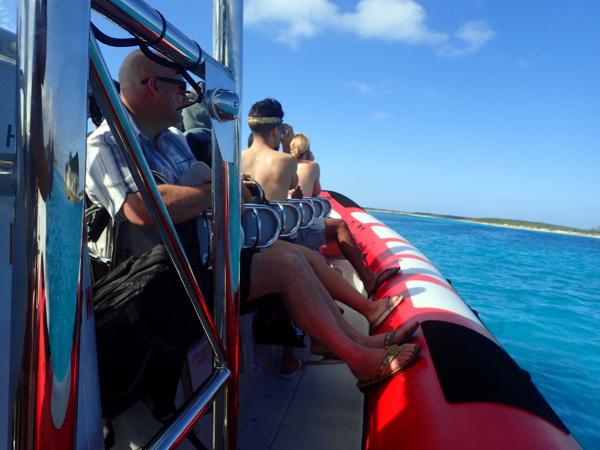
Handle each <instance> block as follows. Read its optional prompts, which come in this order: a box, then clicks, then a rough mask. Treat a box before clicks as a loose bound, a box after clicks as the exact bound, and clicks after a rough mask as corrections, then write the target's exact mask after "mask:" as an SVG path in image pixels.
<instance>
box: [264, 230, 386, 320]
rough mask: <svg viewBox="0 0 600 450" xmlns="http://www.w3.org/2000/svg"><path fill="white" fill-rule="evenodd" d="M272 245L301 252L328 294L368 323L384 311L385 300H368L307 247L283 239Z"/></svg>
mask: <svg viewBox="0 0 600 450" xmlns="http://www.w3.org/2000/svg"><path fill="white" fill-rule="evenodd" d="M273 246H274V247H276V248H281V249H287V250H289V251H294V249H295V250H298V251H300V252H302V254H303V255H304V257H305V258H306V260H307V261H308V262H309V264H310V266H311V268H312V270H313V271H314V272H315V274H316V275H317V277H318V278H319V280H320V281H321V283H322V284H323V286H325V289H327V292H329V295H331V296H332V297H333V298H334V299H336V300H337V301H339V302H341V303H343V304H344V305H347V306H349V307H350V308H352V309H353V310H355V311H358V312H359V313H360V314H362V315H363V316H364V317H365V318H366V319H367V321H368V322H369V323H370V324H372V323H374V322H375V321H376V320H377V319H378V318H379V317H380V316H381V314H383V312H384V311H385V309H386V305H385V302H383V301H376V302H372V301H369V300H368V299H367V298H365V297H364V296H363V295H362V294H361V293H360V292H358V291H357V290H356V289H354V287H353V286H352V285H351V284H350V283H348V281H346V279H345V278H344V277H343V276H341V275H340V274H339V273H337V272H336V271H335V270H333V269H332V268H331V267H329V266H328V265H327V263H325V262H324V261H323V259H322V258H320V257H319V256H318V255H317V254H316V253H315V252H314V251H312V250H310V249H309V248H306V247H303V246H301V245H296V244H291V243H289V242H285V241H277V242H276V243H275V244H273Z"/></svg>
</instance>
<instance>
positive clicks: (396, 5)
mask: <svg viewBox="0 0 600 450" xmlns="http://www.w3.org/2000/svg"><path fill="white" fill-rule="evenodd" d="M244 7H245V11H244V20H245V23H246V24H248V25H250V26H255V27H258V26H259V25H260V26H264V25H268V27H269V29H268V30H264V31H265V32H268V33H273V34H274V37H275V39H277V40H280V41H283V42H287V43H288V44H290V45H292V46H295V45H297V44H298V41H299V39H301V38H309V37H312V36H314V35H315V34H317V33H321V32H325V31H328V30H339V31H342V32H349V33H353V34H355V35H358V36H360V37H362V38H365V39H379V40H384V41H397V42H404V43H406V44H421V43H438V42H443V41H445V40H446V39H447V35H446V34H445V33H438V32H434V31H432V30H430V29H429V28H428V27H427V25H426V24H425V15H426V14H425V9H424V8H423V7H422V6H421V5H419V4H418V3H417V2H416V1H415V0H359V2H358V4H357V5H356V8H355V9H354V10H353V11H350V12H342V11H340V10H339V8H338V7H337V5H336V4H335V3H334V2H333V1H332V0H302V1H298V0H247V1H246V3H245V5H244Z"/></svg>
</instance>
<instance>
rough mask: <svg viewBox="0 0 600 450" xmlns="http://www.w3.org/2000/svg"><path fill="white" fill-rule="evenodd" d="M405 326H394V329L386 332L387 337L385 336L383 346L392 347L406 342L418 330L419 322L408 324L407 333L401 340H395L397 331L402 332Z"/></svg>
mask: <svg viewBox="0 0 600 450" xmlns="http://www.w3.org/2000/svg"><path fill="white" fill-rule="evenodd" d="M404 327H406V325H404V326H402V327H399V328H394V329H393V330H391V331H388V332H387V333H385V337H384V338H383V346H384V347H391V346H392V345H400V344H404V343H405V342H407V341H408V340H409V339H410V338H411V337H412V335H413V334H415V331H417V328H419V322H414V323H413V324H412V325H410V326H408V329H407V330H406V331H405V333H406V334H405V336H404V338H403V339H402V340H401V341H400V342H394V340H393V339H394V336H396V333H398V332H400V331H401V330H402V329H403V328H404Z"/></svg>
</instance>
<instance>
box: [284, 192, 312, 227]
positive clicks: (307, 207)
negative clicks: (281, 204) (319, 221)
mask: <svg viewBox="0 0 600 450" xmlns="http://www.w3.org/2000/svg"><path fill="white" fill-rule="evenodd" d="M288 201H290V202H293V203H296V205H298V208H299V209H300V211H301V213H302V219H301V221H300V229H301V230H303V229H305V228H308V227H310V226H311V225H312V224H313V222H314V221H315V219H316V216H315V208H314V207H313V203H312V202H311V201H310V200H309V199H307V198H306V199H304V198H303V199H290V200H288Z"/></svg>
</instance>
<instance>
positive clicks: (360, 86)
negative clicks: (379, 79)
mask: <svg viewBox="0 0 600 450" xmlns="http://www.w3.org/2000/svg"><path fill="white" fill-rule="evenodd" d="M345 85H346V87H349V88H351V89H355V90H357V91H358V92H359V93H361V94H365V95H368V94H374V93H375V88H374V87H373V86H371V85H370V84H367V83H364V82H362V81H355V80H354V81H347V82H346V83H345Z"/></svg>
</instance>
